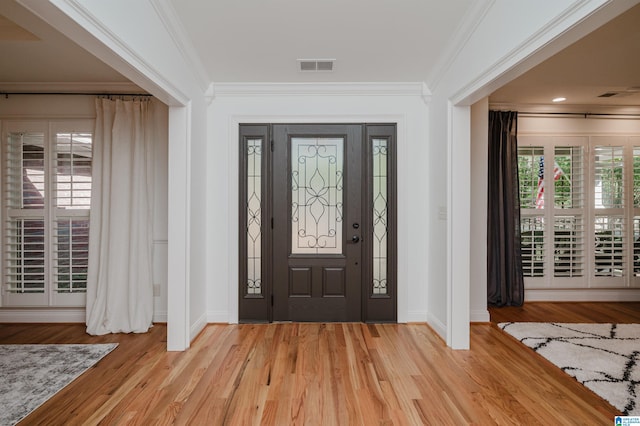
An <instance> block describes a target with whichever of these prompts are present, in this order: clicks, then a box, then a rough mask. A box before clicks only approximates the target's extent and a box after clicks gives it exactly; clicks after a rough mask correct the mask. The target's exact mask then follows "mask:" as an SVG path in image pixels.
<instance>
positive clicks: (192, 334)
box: [189, 313, 207, 342]
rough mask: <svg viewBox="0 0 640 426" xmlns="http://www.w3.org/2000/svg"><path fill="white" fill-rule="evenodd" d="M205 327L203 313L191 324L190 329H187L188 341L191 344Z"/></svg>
mask: <svg viewBox="0 0 640 426" xmlns="http://www.w3.org/2000/svg"><path fill="white" fill-rule="evenodd" d="M206 326H207V315H206V313H203V314H202V315H200V318H198V319H197V320H196V321H195V322H194V323H193V324H191V327H190V329H189V341H190V342H193V339H195V338H196V337H197V336H198V334H200V332H201V331H202V330H204V328H205V327H206Z"/></svg>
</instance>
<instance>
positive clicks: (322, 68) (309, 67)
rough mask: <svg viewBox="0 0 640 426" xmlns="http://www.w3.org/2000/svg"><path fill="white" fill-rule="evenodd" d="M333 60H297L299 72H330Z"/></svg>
mask: <svg viewBox="0 0 640 426" xmlns="http://www.w3.org/2000/svg"><path fill="white" fill-rule="evenodd" d="M334 62H335V59H298V64H299V70H300V72H332V71H333V63H334Z"/></svg>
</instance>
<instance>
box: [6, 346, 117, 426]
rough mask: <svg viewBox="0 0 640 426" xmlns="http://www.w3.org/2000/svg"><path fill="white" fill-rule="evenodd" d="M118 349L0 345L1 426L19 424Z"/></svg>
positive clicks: (109, 347)
mask: <svg viewBox="0 0 640 426" xmlns="http://www.w3.org/2000/svg"><path fill="white" fill-rule="evenodd" d="M116 346H118V345H117V344H116V343H112V344H99V345H0V377H1V378H2V379H0V407H2V408H1V409H0V425H3V426H4V425H15V424H16V423H18V422H19V421H20V420H22V419H23V418H24V417H26V416H27V415H28V414H29V413H31V412H32V411H33V410H35V409H36V408H38V407H39V406H40V405H42V404H43V403H44V402H45V401H46V400H47V399H49V398H51V397H52V396H53V395H54V394H55V393H56V392H58V391H59V390H61V389H62V388H64V387H65V386H66V385H68V384H69V383H71V382H72V381H73V380H74V379H76V378H77V377H78V376H80V375H81V374H82V373H83V372H85V371H86V370H87V369H89V368H90V367H92V366H93V365H95V364H96V363H97V362H98V361H100V360H101V359H102V358H103V357H104V356H105V355H107V354H108V353H109V352H111V351H112V350H113V349H114V348H115V347H116Z"/></svg>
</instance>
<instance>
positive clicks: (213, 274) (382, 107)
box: [206, 85, 431, 322]
mask: <svg viewBox="0 0 640 426" xmlns="http://www.w3.org/2000/svg"><path fill="white" fill-rule="evenodd" d="M398 86H399V87H400V86H401V87H400V90H397V91H396V92H397V93H398V94H395V95H394V94H389V92H394V90H395V89H396V87H395V86H394V87H392V88H391V89H390V90H386V89H389V88H388V87H386V86H385V85H372V86H368V87H367V89H366V90H364V91H363V90H362V87H361V86H358V85H332V86H328V87H327V86H323V85H318V86H305V87H304V88H300V87H295V86H289V85H265V86H254V85H247V86H242V85H240V86H234V85H218V86H216V87H215V92H216V97H215V99H214V100H213V102H212V104H211V107H210V108H209V130H210V136H209V144H210V147H209V148H210V149H209V150H208V155H207V163H208V165H209V167H208V175H207V182H208V185H207V186H208V188H209V190H208V192H207V194H206V196H207V211H208V212H209V224H210V227H209V229H208V233H207V243H208V249H207V252H208V253H210V256H209V259H208V260H209V264H208V268H207V276H208V277H209V279H208V283H209V285H208V292H207V312H208V321H209V322H219V321H221V322H227V321H228V322H237V321H238V164H239V159H238V155H239V149H238V144H239V136H238V124H239V123H251V122H260V123H283V122H284V123H287V122H289V123H300V122H308V123H331V122H348V123H361V122H366V123H373V122H384V123H389V122H395V123H398V151H397V155H398V177H397V178H398V320H399V321H400V322H407V321H420V322H424V321H426V320H427V300H426V297H427V287H428V286H429V285H431V283H429V281H428V280H427V271H426V267H425V264H426V259H428V258H429V252H428V248H427V241H428V240H429V238H430V235H429V232H428V229H427V227H426V226H425V223H427V222H428V220H429V214H430V210H431V209H430V208H429V203H430V194H429V192H428V190H427V186H426V181H427V176H426V174H425V169H426V167H425V163H426V161H427V158H428V157H429V155H430V152H429V146H428V144H427V130H428V126H427V115H428V107H427V105H426V104H425V102H424V99H423V98H422V96H421V93H422V86H421V85H410V88H411V87H415V88H416V90H412V91H411V92H412V93H411V94H405V93H404V92H406V90H405V89H406V87H405V86H402V85H398ZM332 89H333V92H332ZM300 90H304V92H301V91H300ZM367 90H368V91H370V94H369V95H367V94H363V93H365V92H366V91H367ZM337 92H341V93H337ZM381 93H387V94H381Z"/></svg>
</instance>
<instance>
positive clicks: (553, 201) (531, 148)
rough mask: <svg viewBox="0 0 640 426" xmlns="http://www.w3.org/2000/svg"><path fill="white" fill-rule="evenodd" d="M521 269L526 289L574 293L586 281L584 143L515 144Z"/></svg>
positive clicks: (580, 140)
mask: <svg viewBox="0 0 640 426" xmlns="http://www.w3.org/2000/svg"><path fill="white" fill-rule="evenodd" d="M518 143H519V148H518V177H519V185H520V231H521V253H522V268H523V273H524V276H525V284H526V285H527V287H530V288H531V287H533V288H549V287H567V286H568V287H574V286H577V285H580V284H579V282H580V281H581V280H582V277H584V276H586V275H587V270H588V268H587V264H586V259H587V257H586V254H587V249H588V247H587V246H588V244H587V239H586V235H587V233H588V225H587V217H588V215H587V214H586V210H585V209H586V203H585V197H586V195H585V193H586V191H585V181H586V180H585V175H586V171H585V164H586V149H585V145H586V144H585V139H584V138H549V137H530V138H526V137H525V138H520V139H519V141H518Z"/></svg>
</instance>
